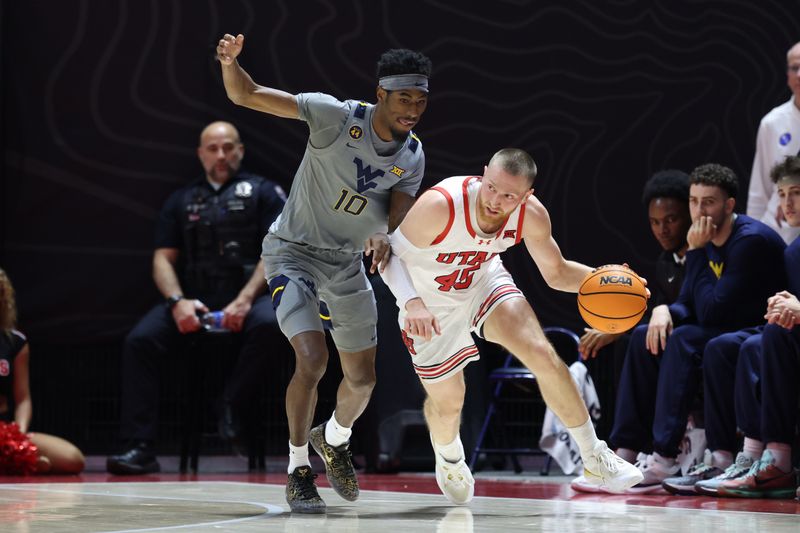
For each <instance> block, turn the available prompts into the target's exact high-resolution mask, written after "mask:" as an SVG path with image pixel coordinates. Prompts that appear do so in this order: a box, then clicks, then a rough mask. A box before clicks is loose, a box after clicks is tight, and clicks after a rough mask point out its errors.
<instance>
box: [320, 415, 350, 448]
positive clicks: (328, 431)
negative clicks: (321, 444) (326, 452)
mask: <svg viewBox="0 0 800 533" xmlns="http://www.w3.org/2000/svg"><path fill="white" fill-rule="evenodd" d="M352 434H353V429H352V428H346V427H344V426H341V425H339V423H338V422H336V411H334V412H333V414H332V415H331V419H330V420H328V423H327V424H325V441H326V442H327V443H328V444H330V445H331V446H333V447H334V448H336V447H337V446H341V445H342V444H345V443H346V442H348V441H349V440H350V435H352Z"/></svg>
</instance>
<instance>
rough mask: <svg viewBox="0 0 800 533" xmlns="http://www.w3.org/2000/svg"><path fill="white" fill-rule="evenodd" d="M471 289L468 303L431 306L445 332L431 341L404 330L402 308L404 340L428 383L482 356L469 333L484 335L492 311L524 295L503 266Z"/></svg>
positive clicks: (421, 374) (416, 369)
mask: <svg viewBox="0 0 800 533" xmlns="http://www.w3.org/2000/svg"><path fill="white" fill-rule="evenodd" d="M469 291H470V293H472V298H471V299H470V300H468V302H467V303H460V304H459V305H454V306H452V307H444V306H435V307H429V308H428V309H429V310H430V312H431V313H433V314H434V316H435V317H436V318H437V319H439V326H440V327H441V331H442V334H441V335H434V336H433V338H431V340H430V341H428V342H425V339H423V338H422V337H417V336H412V335H408V334H407V333H406V332H405V331H404V330H403V321H404V319H405V316H406V312H405V309H401V310H400V313H399V315H398V319H399V322H400V331H401V333H402V335H403V342H405V345H406V348H408V351H409V353H410V354H411V363H412V364H413V365H414V371H415V372H416V373H417V375H418V376H419V378H420V379H421V380H422V381H424V382H425V383H436V382H437V381H443V380H445V379H447V378H449V377H450V376H452V375H454V374H456V373H457V372H458V371H459V370H461V369H462V368H464V367H465V366H467V365H468V364H469V363H470V362H472V361H477V360H478V359H480V354H479V353H478V348H477V347H476V346H475V342H474V340H473V338H472V335H470V333H471V332H474V333H475V334H476V335H478V336H479V337H482V336H483V335H482V329H483V323H484V322H485V321H486V319H487V318H489V315H491V314H492V311H494V310H495V309H497V307H498V306H499V305H500V304H501V303H502V302H504V301H506V300H508V299H510V298H524V297H525V296H524V295H523V294H522V292H521V291H520V290H519V289H518V288H517V286H516V285H515V284H514V280H513V279H512V277H511V274H509V273H508V271H507V270H506V269H505V268H503V267H500V268H499V269H497V270H496V271H495V272H494V273H492V275H490V276H486V277H484V278H483V279H482V282H481V283H480V285H478V286H476V287H474V288H470V289H469ZM423 300H424V298H423Z"/></svg>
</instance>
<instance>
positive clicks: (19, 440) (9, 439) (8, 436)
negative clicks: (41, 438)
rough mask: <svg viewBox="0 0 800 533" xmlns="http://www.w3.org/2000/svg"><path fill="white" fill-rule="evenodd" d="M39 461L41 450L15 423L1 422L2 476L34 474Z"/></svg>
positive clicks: (0, 462) (0, 455) (0, 465)
mask: <svg viewBox="0 0 800 533" xmlns="http://www.w3.org/2000/svg"><path fill="white" fill-rule="evenodd" d="M38 459H39V449H38V448H37V447H36V445H35V444H33V443H32V442H31V440H30V439H29V438H28V436H27V435H25V434H24V433H22V432H21V431H20V430H19V426H18V425H17V424H16V423H15V422H11V423H10V424H9V423H6V422H0V475H6V476H19V475H22V476H27V475H29V474H33V473H34V472H36V462H37V461H38Z"/></svg>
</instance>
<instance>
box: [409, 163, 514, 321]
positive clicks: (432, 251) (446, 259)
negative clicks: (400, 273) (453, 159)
mask: <svg viewBox="0 0 800 533" xmlns="http://www.w3.org/2000/svg"><path fill="white" fill-rule="evenodd" d="M480 186H481V178H480V177H475V176H455V177H452V178H447V179H445V180H442V181H441V182H439V183H438V184H437V185H436V186H434V187H432V188H431V190H433V191H438V193H439V194H442V195H444V197H445V198H447V203H448V204H449V206H450V219H449V220H448V222H447V226H446V227H445V229H444V231H442V233H441V234H439V235H438V236H437V237H436V239H434V241H433V243H432V245H431V246H430V247H428V248H424V249H421V250H414V251H410V252H409V254H413V257H409V258H408V260H407V261H405V264H406V268H407V269H408V272H409V274H410V275H411V279H412V280H413V281H414V288H415V289H416V290H417V294H418V295H419V296H420V297H421V298H422V299H423V301H424V302H425V304H426V305H427V306H428V307H436V306H447V307H452V306H455V305H460V304H465V303H467V302H469V301H470V299H471V298H472V294H471V293H472V291H470V290H469V289H470V288H473V287H477V286H479V284H480V283H482V281H483V279H484V278H485V277H486V276H488V275H491V273H492V272H493V271H496V270H497V269H503V264H502V262H501V261H500V257H499V256H498V254H499V253H500V252H504V251H505V250H507V249H508V248H510V247H511V246H514V245H515V244H517V243H518V242H520V240H521V239H522V224H523V221H524V219H525V204H524V203H523V204H521V205H520V206H518V207H517V208H516V209H515V210H514V211H513V212H512V213H511V214H510V215H509V216H508V218H507V219H506V222H505V224H504V225H503V226H502V227H501V228H500V230H499V231H497V232H496V233H493V234H492V235H486V234H484V233H483V232H482V231H481V230H480V228H479V227H478V222H477V205H478V190H479V189H480ZM405 257H407V256H404V258H405Z"/></svg>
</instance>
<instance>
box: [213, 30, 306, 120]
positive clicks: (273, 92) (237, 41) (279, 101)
mask: <svg viewBox="0 0 800 533" xmlns="http://www.w3.org/2000/svg"><path fill="white" fill-rule="evenodd" d="M243 48H244V35H242V34H241V33H240V34H239V35H237V36H236V37H234V36H233V35H231V34H229V33H226V34H225V35H224V36H223V37H222V39H220V40H219V43H217V59H218V60H219V63H220V65H221V66H222V81H223V83H224V84H225V92H226V93H227V94H228V98H230V99H231V101H232V102H233V103H235V104H237V105H241V106H244V107H249V108H250V109H255V110H256V111H261V112H262V113H269V114H270V115H275V116H278V117H284V118H297V116H298V110H297V100H296V99H295V97H294V95H293V94H289V93H287V92H285V91H281V90H279V89H272V88H269V87H264V86H262V85H259V84H257V83H256V82H254V81H253V78H251V77H250V75H249V74H248V73H247V72H246V71H245V70H244V69H243V68H242V67H241V66H240V65H239V61H238V60H237V59H236V58H237V57H238V56H239V54H241V53H242V49H243Z"/></svg>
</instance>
